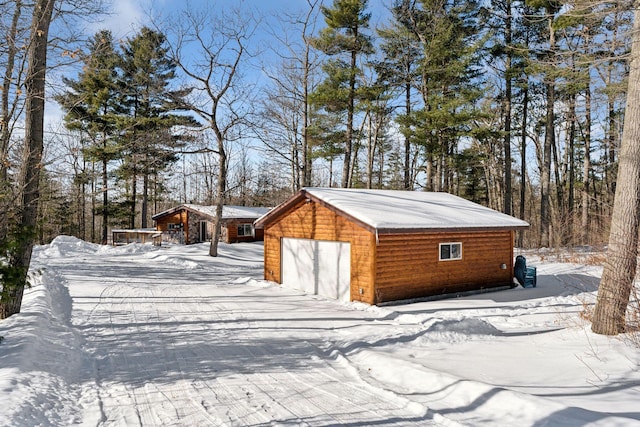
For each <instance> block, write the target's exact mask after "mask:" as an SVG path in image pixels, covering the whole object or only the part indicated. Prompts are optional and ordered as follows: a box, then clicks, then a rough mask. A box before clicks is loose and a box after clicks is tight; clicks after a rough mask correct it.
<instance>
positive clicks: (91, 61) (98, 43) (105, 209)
mask: <svg viewBox="0 0 640 427" xmlns="http://www.w3.org/2000/svg"><path fill="white" fill-rule="evenodd" d="M83 62H84V67H83V70H82V72H80V74H79V75H78V78H77V79H76V80H73V79H66V78H65V79H64V80H63V81H64V83H65V84H66V85H67V87H68V90H67V91H66V92H65V93H64V94H62V95H59V96H58V97H56V100H57V101H58V103H59V104H60V105H61V106H62V108H63V109H64V110H65V111H66V116H65V124H66V126H67V128H69V129H72V130H78V131H81V132H82V133H83V134H85V135H87V137H88V138H89V140H90V141H91V143H90V145H89V146H88V147H87V148H86V149H85V156H86V157H87V158H88V159H90V160H92V161H97V162H99V163H100V165H101V168H102V170H101V175H102V188H101V192H102V206H101V207H100V208H99V209H100V211H99V212H96V214H98V213H99V214H101V216H102V237H101V240H102V243H103V244H105V243H107V238H108V235H107V233H108V224H109V216H110V209H111V208H110V201H109V196H108V188H109V165H110V163H111V162H112V161H114V160H116V159H118V158H120V156H121V152H122V147H121V146H120V145H119V143H118V141H117V139H116V134H117V123H118V121H119V118H120V117H121V115H122V114H123V113H124V112H125V110H124V107H123V106H122V104H121V103H120V100H121V97H120V96H119V90H120V88H119V85H118V67H119V64H120V56H119V54H118V52H117V51H116V50H115V46H114V44H113V36H112V35H111V32H110V31H107V30H104V31H100V32H98V33H96V35H95V36H93V37H92V38H91V39H90V40H89V43H88V53H87V55H86V57H85V59H84V61H83Z"/></svg>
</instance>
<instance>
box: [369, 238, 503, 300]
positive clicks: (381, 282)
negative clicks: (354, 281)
mask: <svg viewBox="0 0 640 427" xmlns="http://www.w3.org/2000/svg"><path fill="white" fill-rule="evenodd" d="M378 241H379V244H378V248H377V254H378V256H377V258H376V263H375V268H376V285H375V286H376V303H381V302H385V301H394V300H400V299H408V298H418V297H425V296H432V295H439V294H446V293H453V292H464V291H470V290H478V289H484V288H492V287H500V286H508V285H510V284H511V283H512V278H513V232H512V231H510V230H506V231H484V232H480V231H478V232H469V233H466V232H457V233H420V234H418V233H416V234H392V235H380V236H379V239H378ZM450 242H461V243H462V259H460V260H445V261H439V245H440V243H450ZM502 264H504V265H505V266H506V268H505V269H503V268H502Z"/></svg>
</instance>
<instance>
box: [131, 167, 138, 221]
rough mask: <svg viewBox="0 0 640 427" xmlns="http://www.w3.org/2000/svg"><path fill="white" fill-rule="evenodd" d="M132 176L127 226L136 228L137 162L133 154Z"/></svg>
mask: <svg viewBox="0 0 640 427" xmlns="http://www.w3.org/2000/svg"><path fill="white" fill-rule="evenodd" d="M132 174H133V176H132V177H131V212H130V213H129V217H130V218H129V228H132V229H133V228H136V203H137V201H138V164H137V163H136V155H135V154H134V155H133V171H132Z"/></svg>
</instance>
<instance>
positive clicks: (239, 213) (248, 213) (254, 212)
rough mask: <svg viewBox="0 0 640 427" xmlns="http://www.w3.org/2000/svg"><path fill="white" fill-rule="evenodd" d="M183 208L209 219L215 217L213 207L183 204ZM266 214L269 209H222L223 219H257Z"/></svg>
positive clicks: (233, 207)
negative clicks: (199, 213)
mask: <svg viewBox="0 0 640 427" xmlns="http://www.w3.org/2000/svg"><path fill="white" fill-rule="evenodd" d="M184 206H186V207H187V208H188V209H191V210H193V211H197V212H201V213H203V214H205V215H209V216H211V217H215V216H216V207H215V206H206V205H193V204H185V205H184ZM267 212H269V208H256V207H247V206H226V205H225V206H223V207H222V217H223V218H258V217H260V216H262V215H264V214H266V213H267Z"/></svg>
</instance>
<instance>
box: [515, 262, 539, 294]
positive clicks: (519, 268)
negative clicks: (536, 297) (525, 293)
mask: <svg viewBox="0 0 640 427" xmlns="http://www.w3.org/2000/svg"><path fill="white" fill-rule="evenodd" d="M537 274H538V272H537V270H536V267H527V259H526V258H525V257H523V256H522V255H518V256H517V257H516V263H515V265H514V267H513V275H514V276H515V278H516V280H517V281H518V283H520V286H522V287H523V288H535V287H536V285H537V281H538V279H537Z"/></svg>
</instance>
